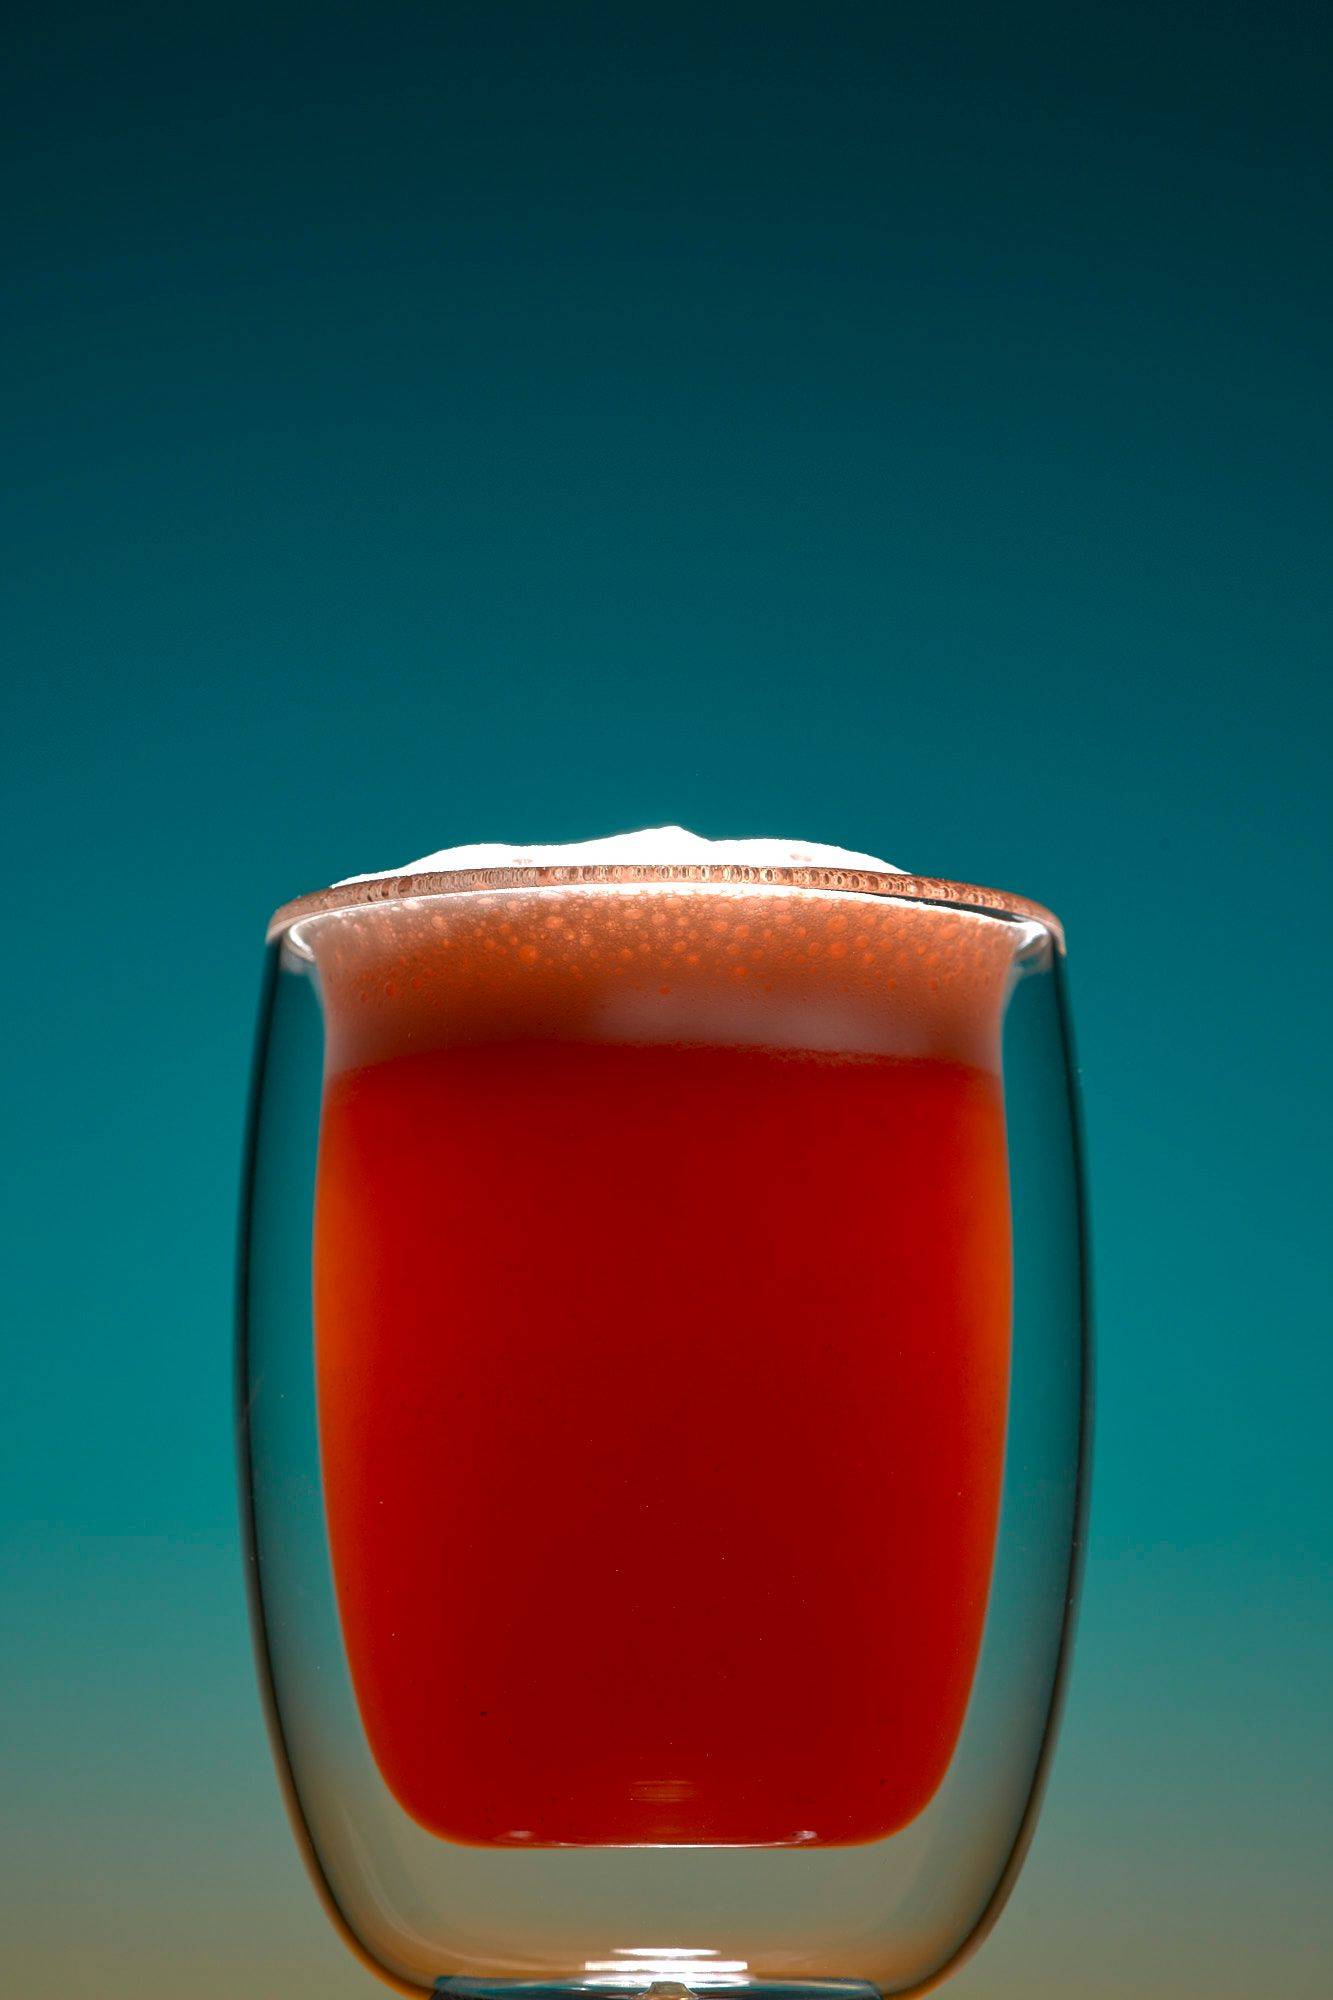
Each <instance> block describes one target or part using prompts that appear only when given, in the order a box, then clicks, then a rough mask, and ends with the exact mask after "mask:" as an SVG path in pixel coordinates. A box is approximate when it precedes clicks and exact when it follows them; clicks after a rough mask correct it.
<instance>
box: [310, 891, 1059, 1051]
mask: <svg viewBox="0 0 1333 2000" xmlns="http://www.w3.org/2000/svg"><path fill="white" fill-rule="evenodd" d="M1030 939H1031V931H1030V929H1028V928H1027V927H1025V926H1023V925H1021V924H1016V923H1013V922H1011V921H1007V920H1004V919H1000V918H996V917H990V916H985V915H981V914H978V913H976V912H974V911H970V910H963V909H952V908H948V907H943V906H940V905H937V904H927V903H924V902H912V901H902V902H899V901H896V900H893V899H891V898H887V897H885V896H883V895H867V894H864V893H858V892H857V891H855V890H852V889H847V890H824V889H806V888H796V887H788V886H782V885H772V886H768V885H764V884H759V883H746V884H743V885H742V884H731V885H729V884H725V883H721V884H720V883H716V882H712V881H707V882H699V883H684V882H676V881H673V882H655V883H629V884H626V883H615V882H612V883H607V884H593V885H590V884H587V883H584V882H579V883H576V884H572V885H561V884H555V883H552V884H548V885H544V886H541V887H527V886H524V887H517V888H499V889H493V890H492V889H479V890H474V891H470V892H467V893H462V894H448V895H423V896H419V897H413V896H410V895H407V896H400V897H399V898H398V899H397V900H394V901H391V902H389V901H386V902H382V903H372V904H367V905H362V906H358V907H354V908H352V909H345V910H335V911H329V912H327V913H324V914H320V915H317V916H314V917H312V918H308V919H306V920H304V921H303V922H302V923H301V924H300V926H299V939H298V943H299V946H300V948H301V949H302V950H304V951H307V952H309V953H310V955H311V956H312V957H313V958H314V961H315V964H316V968H317V971H318V977H319V982H320V987H321V991H322V993H323V996H324V1002H325V1007H326V1012H327V1017H328V1023H329V1034H330V1054H331V1059H332V1062H333V1065H334V1066H335V1067H337V1068H348V1067H355V1066H358V1065H361V1064H365V1063H370V1062H376V1061H382V1060H385V1059H386V1058H388V1057H390V1056H392V1055H395V1054H401V1053H405V1052H407V1051H420V1050H422V1049H426V1048H434V1047H444V1046H448V1045H451V1044H461V1043H471V1042H478V1041H492V1042H493V1041H506V1040H521V1039H530V1038H533V1037H539V1038H544V1037H556V1038H564V1039H574V1040H608V1041H620V1042H645V1043H663V1042H686V1043H695V1044H698V1043H715V1044H717V1045H720V1046H753V1047H767V1048H775V1049H785V1050H791V1051H802V1052H806V1053H810V1054H823V1055H841V1056H856V1055H861V1056H869V1055H901V1056H926V1055H933V1056H939V1057H944V1058H948V1059H952V1060H956V1061H962V1062H969V1063H973V1064H976V1065H978V1066H983V1067H995V1066H996V1064H997V1060H998V1037H999V1025H1000V1018H1001V1014H1002V1011H1003V1003H1004V999H1005V996H1006V994H1007V991H1008V986H1009V981H1010V978H1011V974H1012V968H1013V965H1014V962H1015V956H1016V952H1017V951H1018V950H1019V949H1021V948H1022V946H1023V945H1024V943H1025V942H1030Z"/></svg>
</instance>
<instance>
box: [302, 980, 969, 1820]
mask: <svg viewBox="0 0 1333 2000" xmlns="http://www.w3.org/2000/svg"><path fill="white" fill-rule="evenodd" d="M385 990H387V989H385ZM510 1026H511V1027H512V1022H511V1023H510ZM413 1039H418V1040H419V1039H420V1038H419V1037H413V1036H411V1035H409V1036H408V1037H407V1040H408V1042H409V1044H410V1043H411V1041H412V1040H413ZM437 1039H438V1037H437ZM315 1285H316V1321H317V1373H318V1394H319V1417H320V1430H321V1448H322V1455H323V1465H324V1480H325V1492H326V1504H327V1517H328V1526H329V1535H330V1545H331V1551H332V1558H333V1566H334V1575H335V1582H336V1587H337V1594H338V1602H339V1607H340V1613H341V1619H342V1626H343V1633H344V1638H345V1642H346V1648H347V1654H348V1659H349V1664H350V1668H351V1675H352V1680H353V1684H354V1687H355V1690H356V1695H357V1699H358V1703H359V1706H360V1711H361V1715H362V1718H363V1722H364V1725H365V1729H366V1733H367V1736H368V1739H369V1742H370V1745H371V1748H372V1750H373V1752H374V1755H375V1758H376V1760H377V1762H378V1764H379V1767H380V1770H381V1772H382V1774H383V1776H384V1779H385V1781H386V1783H387V1784H388V1786H389V1787H390V1789H391V1790H392V1791H393V1793H394V1794H395V1795H396V1797H397V1798H398V1800H399V1801H400V1802H401V1804H402V1805H403V1806H404V1807H405V1808H406V1809H407V1811H408V1812H409V1813H411V1814H412V1815H413V1816H414V1817H415V1818H416V1819H417V1820H418V1821H420V1822H421V1823H422V1824H424V1825H425V1826H426V1827H428V1828H430V1829H431V1830H433V1831H434V1832H436V1833H437V1834H440V1835H443V1836H446V1837H448V1838H451V1839H454V1840H461V1841H469V1842H481V1843H515V1844H524V1845H526V1844H533V1845H541V1844H552V1843H573V1844H587V1843H612V1844H622V1843H626V1844H628V1843H643V1842H656V1843H679V1842H708V1843H716V1842H722V1843H729V1844H730V1843H742V1844H750V1843H764V1844H768V1843H775V1842H781V1843H787V1842H803V1843H804V1842H814V1843H821V1842H847V1841H863V1840H869V1839H873V1838H876V1837H879V1836H882V1835H884V1834H886V1833H889V1832H892V1831H894V1830H895V1829H897V1828H899V1827H901V1826H903V1825H904V1824H906V1823H907V1822H908V1821H910V1820H911V1819H913V1818H914V1817H915V1816H916V1815H917V1814H918V1813H919V1812H920V1811H921V1810H922V1808H923V1807H924V1806H925V1805H926V1804H927V1803H928V1801H929V1800H930V1798H931V1796H932V1795H933V1793H934V1792H935V1790H936V1789H937V1787H938V1786H939V1784H940V1782H941V1779H942V1778H943V1776H944V1773H945V1771H946V1769H947V1766H948V1763H949V1759H950V1756H951V1754H952V1751H953V1747H954V1744H955V1742H956V1740H957V1737H958V1733H959V1730H960V1728H961V1725H962V1719H963V1713H964V1709H965V1706H966V1703H967V1699H968V1694H969V1690H970V1687H971V1683H972V1677H973V1673H974V1669H975V1665H976V1660H977V1654H978V1649H979V1645H980V1639H981V1630H982V1623H983V1618H984V1613H985V1606H986V1599H987V1592H988V1588H989V1581H990V1570H991V1561H992V1553H993V1549H994V1543H995V1532H996V1521H997V1513H998V1507H999V1496H1000V1481H1001V1469H1002V1456H1003V1439H1004V1423H1005V1405H1006V1390H1007V1381H1008V1366H1009V1214H1008V1191H1007V1170H1006V1160H1005V1142H1004V1125H1003V1109H1002V1103H1001V1097H1000V1088H999V1084H998V1082H997V1080H996V1078H995V1076H994V1074H993V1073H992V1072H991V1071H990V1070H989V1069H988V1068H986V1067H984V1066H978V1065H976V1064H973V1063H969V1062H963V1061H959V1060H954V1059H948V1058H946V1057H943V1056H932V1055H927V1056H908V1057H903V1056H895V1055H892V1054H871V1055H866V1054H864V1053H857V1054H852V1055H846V1056H843V1055H839V1054H837V1053H830V1052H827V1051H825V1052H823V1053H818V1054H816V1053H803V1052H802V1051H800V1050H799V1049H782V1050H777V1049H773V1048H764V1047H762V1046H727V1045H713V1046H709V1045H706V1044H693V1045H686V1044H681V1043H678V1042H676V1043H665V1044H660V1045H654V1044H653V1043H652V1042H651V1041H643V1042H638V1043H633V1042H630V1043H624V1042H602V1041H598V1040H596V1039H582V1038H573V1039H566V1038H563V1037H561V1036H560V1035H551V1034H536V1033H534V1034H533V1035H531V1036H522V1035H520V1036H517V1037H514V1038H509V1039H502V1040H487V1039H485V1038H484V1037H483V1038H478V1037H477V1036H476V1035H475V1034H472V1035H471V1037H470V1039H467V1040H463V1041H460V1042H456V1043H453V1044H450V1043H449V1041H448V1040H447V1038H446V1039H445V1041H444V1044H443V1045H441V1046H434V1047H419V1046H418V1047H412V1046H410V1045H409V1046H408V1047H406V1048H403V1049H400V1050H399V1051H398V1052H396V1053H395V1052H392V1050H391V1049H388V1048H386V1047H385V1045H384V1044H383V1041H382V1040H381V1042H380V1043H379V1045H378V1048H377V1053H376V1058H375V1059H374V1060H371V1061H365V1062H359V1063H351V1064H348V1065H346V1066H343V1067H340V1068H339V1067H335V1068H334V1070H333V1071H332V1072H331V1074H330V1078H329V1081H328V1084H327V1087H326V1094H325V1102H324V1113H323V1124H322V1131H321V1142H320V1160H319V1175H318V1198H317V1216H316V1240H315Z"/></svg>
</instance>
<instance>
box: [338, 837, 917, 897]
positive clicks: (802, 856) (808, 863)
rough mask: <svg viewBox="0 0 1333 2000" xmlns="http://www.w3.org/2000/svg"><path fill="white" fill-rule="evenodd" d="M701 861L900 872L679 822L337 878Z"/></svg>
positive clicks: (479, 844)
mask: <svg viewBox="0 0 1333 2000" xmlns="http://www.w3.org/2000/svg"><path fill="white" fill-rule="evenodd" d="M706 862H718V863H725V862H735V863H737V864H739V865H741V866H743V867H749V868H861V869H866V870H869V871H871V872H878V873H880V874H884V875H901V874H903V873H904V872H905V871H904V870H903V869H901V868H895V867H894V865H893V863H892V862H891V861H880V860H878V859H877V858H876V856H875V855H873V854H857V853H855V852H854V851H853V850H852V849H851V848H847V847H830V846H828V845H827V844H826V843H825V842H823V841H819V840H705V839H704V838H703V836H702V835H701V834H697V833H688V832H687V831H686V829H685V828H684V827H683V826H653V827H645V828H643V829H642V830H641V831H640V832H637V833H613V834H610V835H608V836H606V837H605V838H604V839H601V840H571V841H567V842H565V843H564V844H562V845H559V846H550V845H547V846H533V847H516V846H511V845H510V844H509V843H508V842H506V841H499V840H483V841H474V842H472V843H471V844H470V845H468V846H464V847H442V848H441V849H440V850H439V852H438V853H436V854H426V855H423V856H422V858H421V860H420V861H409V862H408V863H407V864H406V866H405V867H402V868H376V869H372V870H371V872H370V873H369V874H367V875H346V876H344V877H343V882H344V883H347V882H376V881H383V880H385V879H387V878H389V877H391V876H396V875H442V874H445V873H447V872H449V871H451V870H453V869H470V868H556V867H562V866H566V865H573V866H582V865H583V864H585V863H592V864H600V863H605V864H607V865H610V866H616V865H617V864H626V865H637V866H639V867H644V868H671V867H679V866H682V865H689V864H690V863H698V864H703V863H706ZM339 886H342V885H341V884H340V885H339Z"/></svg>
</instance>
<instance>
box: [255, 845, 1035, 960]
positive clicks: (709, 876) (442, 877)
mask: <svg viewBox="0 0 1333 2000" xmlns="http://www.w3.org/2000/svg"><path fill="white" fill-rule="evenodd" d="M621 887H641V888H726V889H813V890H817V891H822V892H824V893H825V894H834V895H855V896H883V897H885V898H887V899H889V900H895V899H896V900H898V901H901V902H908V903H924V904H934V905H942V906H944V907H946V908H950V909H957V910H964V911H968V912H970V913H971V914H973V915H975V916H985V917H997V918H1001V919H1008V920H1011V921H1018V922H1027V923H1035V924H1039V925H1040V926H1041V927H1042V929H1043V930H1045V931H1047V932H1049V934H1050V936H1051V938H1052V939H1053V941H1054V943H1055V947H1056V949H1057V951H1059V952H1060V953H1061V954H1063V953H1064V950H1065V934H1064V926H1063V925H1062V924H1061V922H1060V919H1059V918H1058V917H1057V916H1056V915H1055V913H1054V912H1053V911H1051V910H1048V909H1047V908H1045V906H1044V905H1043V904H1041V903H1037V902H1034V901H1033V900H1032V899H1031V898H1030V897H1028V896H1017V895H1012V894H1010V893H1009V892H1008V891H1007V890H1004V889H987V888H983V887H981V886H980V885H979V884H977V883H974V882H949V881H945V880H943V879H942V878H940V877H938V876H934V875H896V874H892V873H890V872H889V871H887V870H882V869H870V868H818V867H808V866H807V867H797V866H791V867H780V866H768V865H764V866H757V865H755V864H753V863H748V862H739V861H725V862H716V861H715V862H657V863H647V862H557V863H552V864H548V865H546V866H542V867H534V866H518V865H512V866H502V867H496V868H450V869H443V870H439V871H431V872H428V873H423V874H405V875H374V876H371V877H370V878H369V879H368V880H365V881H359V882H358V881H351V882H335V883H334V884H333V885H332V886H331V887H330V888H327V889H312V890H309V891H308V892H307V893H306V894H305V895H303V896H295V897H293V898H292V900H291V901H290V902H287V903H283V904H281V905H280V906H279V908H278V909H276V910H275V911H274V913H273V915H272V916H271V917H270V918H269V922H268V929H267V932H266V938H267V942H268V943H269V944H276V943H277V942H278V941H279V940H280V939H281V938H283V937H285V936H286V935H287V934H288V933H289V932H290V931H291V929H292V928H293V926H294V925H296V924H300V923H305V922H308V921H309V920H310V919H311V918H313V917H328V916H339V915H342V914H344V913H348V912H351V911H353V910H364V909H373V908H376V907H381V906H383V905H386V904H394V903H416V902H421V901H423V900H425V899H427V898H430V897H437V896H458V895H476V894H486V893H488V892H495V891H497V890H510V889H518V890H551V889H605V888H621Z"/></svg>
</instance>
